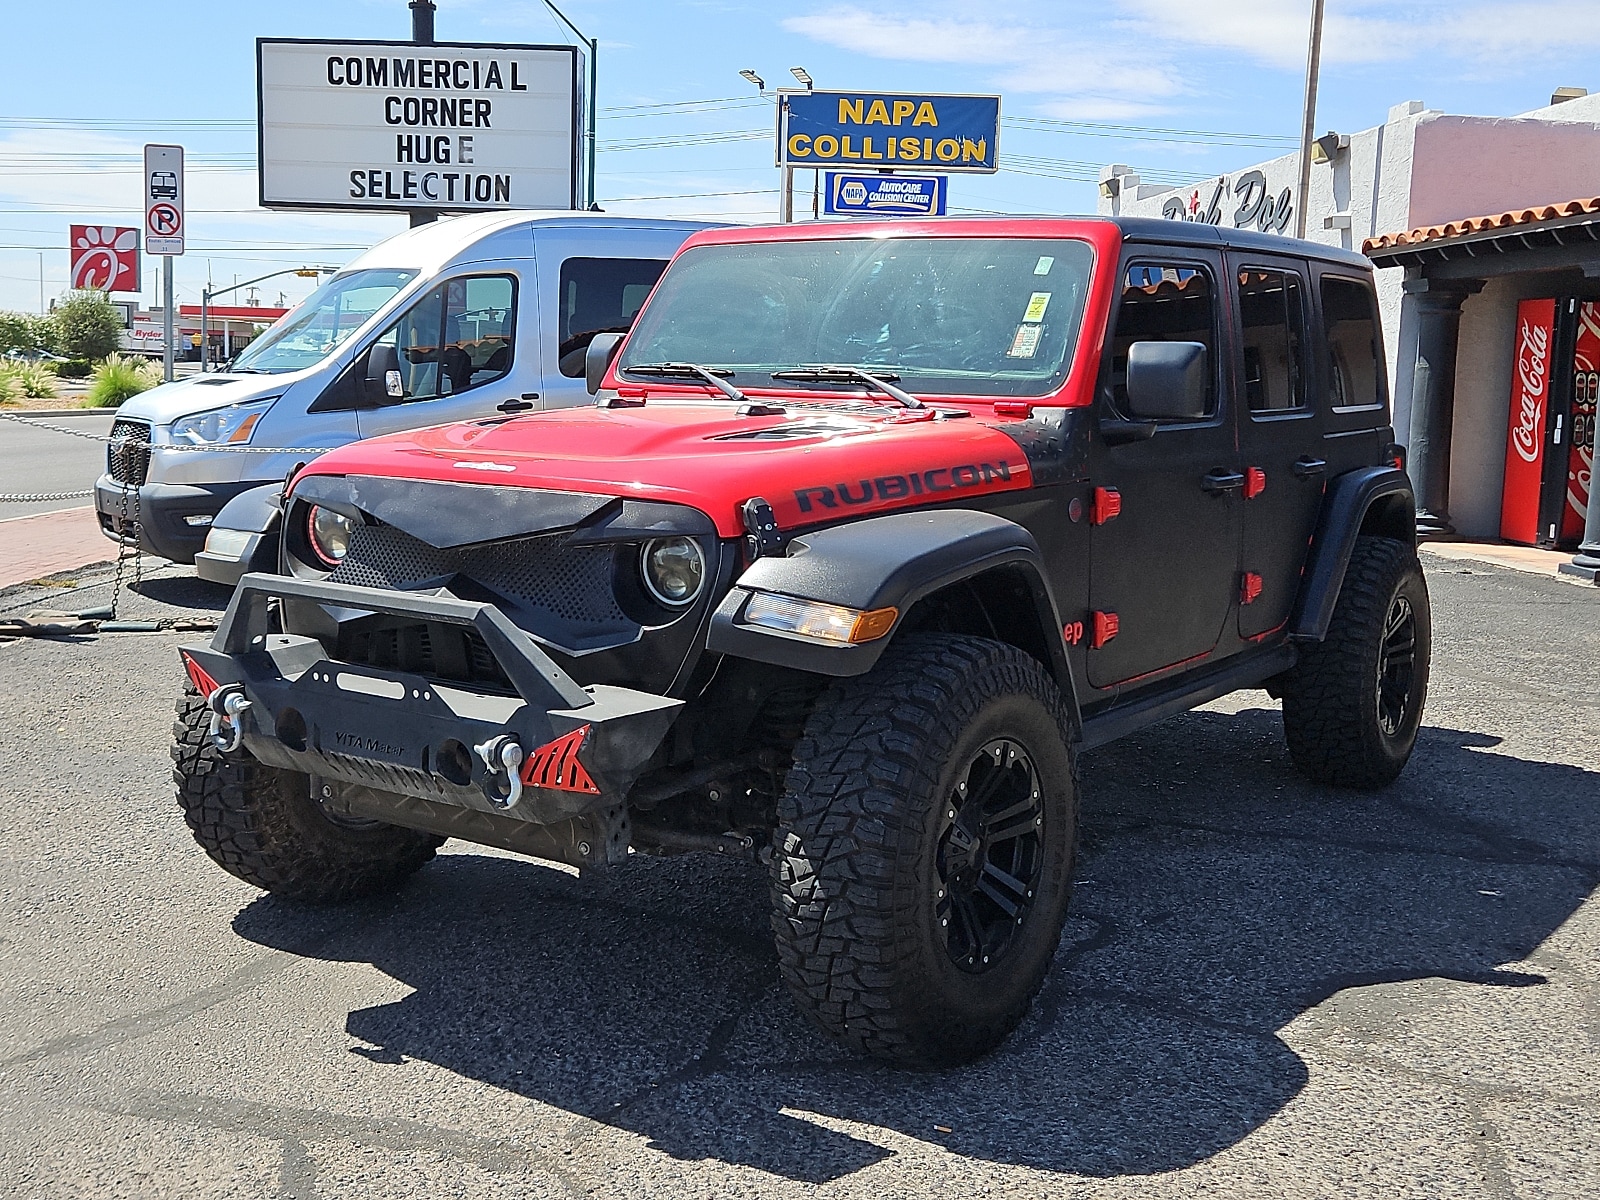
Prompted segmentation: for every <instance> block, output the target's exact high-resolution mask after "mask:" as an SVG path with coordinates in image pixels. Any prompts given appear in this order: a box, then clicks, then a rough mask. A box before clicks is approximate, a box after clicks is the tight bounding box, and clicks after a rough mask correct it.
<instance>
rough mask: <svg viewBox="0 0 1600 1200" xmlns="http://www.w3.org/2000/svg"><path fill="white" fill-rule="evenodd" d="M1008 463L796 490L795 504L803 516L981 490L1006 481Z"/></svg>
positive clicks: (966, 464) (965, 465) (1008, 476)
mask: <svg viewBox="0 0 1600 1200" xmlns="http://www.w3.org/2000/svg"><path fill="white" fill-rule="evenodd" d="M1010 479H1011V464H1010V463H1008V462H998V463H963V464H961V465H960V466H958V467H934V468H933V469H932V470H929V471H922V472H920V473H918V472H913V473H911V474H909V475H879V476H878V477H877V478H875V479H858V480H855V481H853V482H849V481H847V482H841V483H836V484H833V485H832V486H831V487H827V486H823V487H807V488H798V489H796V491H795V494H794V499H795V503H796V504H798V505H799V506H800V511H801V512H803V513H808V512H814V511H815V510H816V509H819V508H840V507H846V508H850V507H855V506H857V505H862V504H870V503H872V501H873V500H874V499H876V500H879V501H891V500H904V499H906V498H908V497H911V496H937V495H938V494H939V493H940V492H952V491H957V490H960V489H962V488H974V487H981V486H983V485H985V484H990V483H996V482H1009V481H1010Z"/></svg>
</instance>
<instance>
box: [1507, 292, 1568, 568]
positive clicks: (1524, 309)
mask: <svg viewBox="0 0 1600 1200" xmlns="http://www.w3.org/2000/svg"><path fill="white" fill-rule="evenodd" d="M1555 325H1556V302H1555V301H1554V300H1524V301H1522V303H1520V304H1519V305H1517V341H1516V360H1515V362H1514V364H1513V366H1512V371H1511V417H1510V423H1509V427H1508V428H1507V430H1506V473H1505V491H1504V493H1503V495H1502V499H1501V504H1500V536H1501V537H1503V538H1505V539H1506V540H1507V541H1510V542H1521V543H1523V544H1524V545H1533V544H1534V543H1536V542H1537V541H1538V540H1539V496H1540V491H1541V488H1542V486H1543V477H1544V445H1545V424H1546V418H1547V414H1548V412H1549V408H1550V365H1551V352H1552V349H1553V347H1552V344H1551V343H1553V342H1554V341H1555Z"/></svg>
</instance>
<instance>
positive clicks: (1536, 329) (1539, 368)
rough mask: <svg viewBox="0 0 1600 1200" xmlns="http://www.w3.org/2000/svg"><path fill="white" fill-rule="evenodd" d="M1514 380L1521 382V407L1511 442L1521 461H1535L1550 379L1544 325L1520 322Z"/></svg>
mask: <svg viewBox="0 0 1600 1200" xmlns="http://www.w3.org/2000/svg"><path fill="white" fill-rule="evenodd" d="M1517 379H1518V382H1519V383H1520V384H1521V385H1522V409H1521V413H1520V415H1519V416H1518V418H1517V424H1516V427H1515V428H1513V429H1512V431H1511V444H1512V447H1513V448H1514V449H1515V450H1516V452H1517V457H1519V458H1520V459H1522V461H1523V462H1527V463H1532V462H1537V461H1538V458H1539V425H1540V421H1541V419H1542V418H1543V416H1544V396H1545V388H1546V386H1547V385H1548V384H1549V382H1550V331H1549V330H1548V329H1546V328H1545V327H1544V326H1543V325H1537V324H1535V323H1534V322H1532V321H1524V322H1523V323H1522V341H1521V345H1519V346H1518V347H1517Z"/></svg>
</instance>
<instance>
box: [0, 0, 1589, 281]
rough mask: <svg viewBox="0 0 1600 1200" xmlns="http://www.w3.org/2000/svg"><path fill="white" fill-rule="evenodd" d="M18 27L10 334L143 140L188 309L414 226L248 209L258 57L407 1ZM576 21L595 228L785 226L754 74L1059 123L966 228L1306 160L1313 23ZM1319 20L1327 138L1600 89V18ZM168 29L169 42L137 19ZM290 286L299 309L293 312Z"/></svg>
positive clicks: (1532, 9)
mask: <svg viewBox="0 0 1600 1200" xmlns="http://www.w3.org/2000/svg"><path fill="white" fill-rule="evenodd" d="M6 7H7V13H6V23H7V33H6V38H5V43H4V49H0V67H3V70H0V308H19V309H24V310H34V309H37V308H38V305H39V252H40V250H41V249H42V251H43V254H44V279H45V294H46V298H47V299H48V298H49V297H51V296H54V295H57V294H59V293H60V292H61V291H62V290H63V288H64V287H65V286H66V278H67V254H66V249H65V247H66V227H67V225H68V224H69V223H70V222H73V221H81V222H85V223H89V222H100V221H104V222H108V223H109V222H120V223H125V224H138V215H139V213H138V204H139V193H138V172H137V170H136V161H137V158H136V156H137V154H138V151H139V147H140V146H141V145H142V144H143V143H144V142H146V141H178V142H182V143H184V144H185V145H186V146H187V147H188V149H189V156H190V157H189V162H190V169H189V177H188V186H189V208H190V220H189V237H190V246H191V251H190V253H189V255H188V257H187V258H185V259H182V260H180V262H179V267H178V270H177V273H176V280H177V286H178V294H179V299H180V301H182V302H186V303H193V302H197V301H198V298H199V290H200V287H201V286H202V284H203V282H204V280H205V278H206V276H207V272H208V270H209V273H210V277H211V278H212V279H213V280H214V281H216V282H217V283H218V284H219V285H220V284H222V283H225V282H229V281H231V280H232V279H233V277H234V276H236V275H237V276H238V277H240V278H248V277H250V276H252V275H259V274H264V273H266V272H267V271H270V270H274V269H276V268H278V267H282V266H296V265H300V264H301V263H306V262H315V263H330V264H338V263H342V262H345V261H347V260H348V259H350V258H351V257H353V256H354V255H355V254H356V253H357V252H358V251H359V249H361V248H364V247H366V246H368V245H371V244H372V243H373V242H375V241H378V240H380V239H381V238H383V237H384V236H387V235H388V234H390V233H393V232H395V231H397V230H399V229H400V228H402V227H403V222H404V219H403V218H401V217H398V216H375V215H352V216H344V215H338V214H303V213H299V214H297V213H269V212H265V211H263V210H260V209H258V208H256V206H255V196H256V182H255V174H254V153H255V134H254V124H253V122H254V116H255V79H254V71H255V68H254V39H255V38H256V37H258V36H272V37H336V38H337V37H348V38H396V39H403V38H406V37H408V36H409V34H410V14H409V12H408V10H407V8H406V4H405V0H318V2H315V3H313V2H311V0H272V2H271V3H258V4H240V3H218V2H217V0H211V2H209V3H196V2H192V0H167V2H166V3H165V4H163V5H161V6H159V9H156V8H151V7H148V6H136V5H132V4H128V3H126V2H125V0H123V2H118V3H112V2H111V0H71V2H70V3H66V4H60V3H58V4H54V5H51V4H23V3H21V2H20V0H11V3H9V4H7V6H6ZM563 7H564V8H565V9H566V11H567V13H568V15H569V16H570V17H572V19H573V20H574V21H575V22H576V23H577V24H578V26H579V27H580V28H582V29H584V30H585V31H586V32H588V33H590V34H592V35H593V36H596V37H598V38H599V39H600V44H601V50H600V109H601V114H600V115H601V120H600V123H599V129H600V155H599V172H598V175H599V195H600V199H601V201H602V204H603V206H604V207H605V208H607V209H608V210H610V211H614V212H632V213H657V214H671V215H683V216H700V215H704V216H716V217H725V218H727V219H731V220H741V221H763V220H771V219H772V218H773V216H774V213H775V210H776V205H777V193H776V188H777V173H776V171H775V170H774V169H773V167H772V165H771V164H772V139H771V127H772V123H773V119H772V108H771V106H770V104H769V103H767V102H765V101H763V100H761V99H760V98H759V97H757V96H756V94H755V89H754V88H753V87H751V86H750V85H749V84H747V83H746V82H744V81H743V80H742V79H740V78H739V76H738V73H737V72H738V71H739V69H740V68H745V67H750V68H754V69H755V70H756V71H757V72H758V73H759V74H760V75H762V76H763V77H764V78H765V80H766V81H767V84H768V86H769V87H771V86H778V85H791V84H792V80H791V77H790V75H789V70H788V69H789V68H790V67H791V66H794V65H797V64H798V65H803V66H804V67H805V68H806V69H808V70H809V71H810V73H811V75H812V76H813V77H814V78H815V79H816V81H817V84H818V86H819V87H824V88H826V87H830V86H833V87H844V88H877V89H883V90H898V91H929V92H984V93H988V92H999V93H1001V94H1002V95H1003V97H1004V101H1003V104H1004V111H1005V114H1006V116H1007V117H1008V118H1032V119H1034V120H1036V121H1037V120H1044V121H1047V122H1057V124H1054V125H1040V124H1027V123H1023V124H1016V125H1010V124H1008V125H1007V126H1006V127H1005V128H1004V129H1003V133H1002V138H1001V150H1000V159H1001V164H1002V168H1003V169H1002V171H1001V172H1000V173H999V174H998V175H996V176H991V177H976V176H966V177H958V178H957V179H956V180H955V181H954V183H953V185H952V187H951V191H950V197H951V205H952V207H953V208H954V209H955V210H958V211H960V210H968V211H997V212H1041V211H1043V212H1074V211H1078V212H1081V211H1092V210H1093V208H1094V184H1093V180H1094V178H1095V174H1096V171H1097V168H1098V167H1099V166H1100V165H1101V164H1103V163H1107V162H1113V161H1115V162H1125V163H1129V164H1131V165H1133V166H1134V167H1135V169H1138V170H1140V171H1141V172H1142V173H1143V174H1144V175H1145V177H1146V178H1147V179H1170V180H1172V181H1174V182H1177V181H1181V180H1186V179H1188V178H1192V177H1203V176H1205V175H1209V174H1212V173H1214V172H1216V171H1221V170H1231V169H1234V168H1236V167H1239V166H1243V165H1246V164H1249V163H1252V162H1255V161H1258V160H1260V159H1263V158H1267V157H1271V156H1272V155H1274V154H1277V153H1281V152H1282V151H1283V150H1285V149H1287V148H1289V147H1291V146H1292V145H1293V140H1294V137H1295V135H1296V132H1297V129H1298V125H1299V106H1300V89H1301V86H1302V82H1301V75H1302V70H1303V62H1304V56H1305V41H1306V22H1307V15H1308V12H1309V9H1310V0H1210V2H1209V3H1207V2H1204V0H988V2H987V3H984V4H981V5H979V4H971V3H968V4H956V3H949V2H946V0H920V2H915V3H903V2H901V0H872V2H871V3H849V2H844V3H839V2H835V0H817V2H812V0H790V2H789V3H788V4H786V5H782V6H779V5H775V4H754V3H737V2H734V0H690V2H677V3H662V2H660V0H655V2H649V0H567V3H565V4H564V5H563ZM439 9H440V11H439V16H438V36H439V38H440V40H460V41H487V42H493V41H508V42H533V43H548V42H553V41H565V40H568V39H567V38H566V37H564V36H563V33H564V31H563V30H562V29H561V28H560V27H559V26H558V25H557V24H556V22H555V21H554V20H553V18H551V17H550V16H549V14H548V12H547V11H546V10H545V9H544V7H543V6H542V5H541V4H538V3H532V2H529V0H439ZM1328 10H1329V12H1328V32H1327V43H1326V53H1325V66H1324V73H1323V91H1322V98H1321V103H1320V106H1319V118H1318V125H1319V127H1320V128H1323V129H1330V128H1331V129H1340V130H1345V131H1348V130H1353V129H1360V128H1365V127H1367V126H1369V125H1373V124H1376V123H1378V122H1380V121H1381V120H1382V119H1383V117H1384V114H1385V112H1386V111H1387V109H1388V108H1389V106H1390V105H1392V104H1395V103H1398V102H1399V101H1402V100H1411V99H1417V100H1424V101H1426V102H1427V103H1428V104H1429V106H1430V107H1434V108H1442V109H1445V110H1446V111H1452V112H1464V113H1476V114H1488V115H1509V114H1514V113H1518V112H1524V111H1526V110H1528V109H1531V108H1535V107H1538V106H1540V105H1542V104H1544V103H1547V102H1548V99H1549V96H1550V93H1551V91H1552V90H1553V89H1554V88H1555V87H1557V86H1559V85H1565V84H1574V85H1578V86H1587V87H1590V88H1591V90H1595V89H1600V72H1597V71H1596V69H1595V63H1596V62H1597V61H1600V60H1597V58H1596V50H1597V49H1600V2H1596V0H1503V2H1499V3H1493V2H1487V0H1412V2H1409V3H1407V2H1397V0H1386V2H1377V0H1328ZM155 11H159V13H160V17H161V27H162V28H165V29H170V30H172V31H173V32H171V33H163V32H162V29H161V28H158V26H157V23H156V22H155V21H154V20H153V19H151V18H150V17H148V16H146V15H145V14H146V13H150V12H155ZM701 102H708V103H701ZM1061 122H1066V124H1060V123H1061ZM1129 127H1133V128H1129ZM1150 129H1154V130H1158V131H1199V134H1200V135H1201V136H1195V135H1193V134H1178V133H1173V132H1156V133H1151V132H1146V131H1147V130H1150ZM1218 135H1226V136H1218ZM695 139H698V140H695ZM674 140H678V141H679V144H672V143H673V142H674ZM663 141H665V142H666V143H667V144H662V143H663ZM801 207H807V206H805V205H802V206H801ZM148 267H149V264H147V270H146V299H147V300H148V299H150V298H151V294H152V292H153V280H154V272H153V271H151V270H149V269H148ZM287 283H288V286H286V287H284V290H285V291H287V292H288V295H289V298H290V299H291V300H293V299H294V298H296V297H297V296H298V295H300V294H302V293H303V292H304V290H305V288H306V285H305V284H304V283H303V282H302V281H300V280H296V279H293V278H291V279H289V280H288V281H287ZM278 288H279V284H278V283H274V284H272V285H269V287H268V289H267V290H266V292H265V294H264V295H263V297H262V298H263V300H264V301H266V302H268V303H271V302H273V301H275V300H276V299H277V292H278Z"/></svg>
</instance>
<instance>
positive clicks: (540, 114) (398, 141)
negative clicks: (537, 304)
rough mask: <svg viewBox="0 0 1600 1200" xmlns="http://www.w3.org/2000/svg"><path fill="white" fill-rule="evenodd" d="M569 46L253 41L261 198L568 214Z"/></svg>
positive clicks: (574, 67)
mask: <svg viewBox="0 0 1600 1200" xmlns="http://www.w3.org/2000/svg"><path fill="white" fill-rule="evenodd" d="M580 101H581V95H580V92H579V86H578V51H577V48H576V47H574V46H522V45H481V44H477V43H466V42H442V43H439V44H438V45H433V46H418V45H414V44H412V43H410V42H338V41H306V40H295V39H287V38H258V39H257V40H256V109H257V120H258V124H259V129H260V135H259V136H260V146H259V159H260V174H261V203H262V205H263V206H264V207H267V208H297V209H305V208H340V209H382V210H389V211H396V210H398V211H412V210H416V209H442V210H445V211H449V212H467V211H472V210H486V209H504V208H561V209H571V208H576V207H577V201H578V148H579V141H578V139H579V116H578V113H579V106H580Z"/></svg>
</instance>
